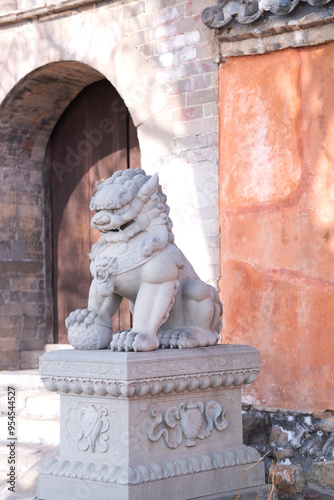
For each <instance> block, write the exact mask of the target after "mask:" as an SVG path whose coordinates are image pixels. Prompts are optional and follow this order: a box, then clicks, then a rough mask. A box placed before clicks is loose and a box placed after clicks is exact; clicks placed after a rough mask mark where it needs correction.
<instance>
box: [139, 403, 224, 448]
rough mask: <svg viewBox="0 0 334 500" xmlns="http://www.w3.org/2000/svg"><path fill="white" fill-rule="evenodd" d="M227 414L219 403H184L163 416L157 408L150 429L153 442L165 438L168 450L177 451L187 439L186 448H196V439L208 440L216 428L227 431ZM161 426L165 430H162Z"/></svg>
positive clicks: (149, 434)
mask: <svg viewBox="0 0 334 500" xmlns="http://www.w3.org/2000/svg"><path fill="white" fill-rule="evenodd" d="M225 413H226V412H225V411H223V410H222V408H221V406H220V404H219V403H218V402H217V401H209V402H208V403H205V404H204V403H201V402H198V401H197V402H193V401H190V402H187V403H185V402H182V403H180V404H179V405H178V406H170V407H169V408H167V410H165V412H164V413H163V414H162V413H161V412H158V411H157V410H156V409H155V408H153V409H152V410H151V416H152V417H153V418H154V422H152V423H151V425H150V426H149V429H148V436H149V438H150V439H151V441H158V440H159V439H160V438H161V437H163V439H164V441H165V443H166V445H167V446H168V447H169V448H176V447H177V446H179V445H180V444H181V442H182V437H183V436H185V438H186V441H185V445H186V446H195V445H196V439H205V438H207V437H208V436H210V434H211V432H212V430H213V428H214V427H215V428H216V429H217V430H218V431H223V430H224V429H226V427H227V420H226V419H225ZM160 424H162V425H163V427H162V428H161V427H160V428H159V429H158V427H159V426H160Z"/></svg>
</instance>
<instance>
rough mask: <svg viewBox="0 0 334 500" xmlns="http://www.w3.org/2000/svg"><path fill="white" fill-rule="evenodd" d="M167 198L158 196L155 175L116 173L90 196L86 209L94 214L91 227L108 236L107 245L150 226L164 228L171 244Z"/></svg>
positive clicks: (158, 187) (160, 192) (126, 238)
mask: <svg viewBox="0 0 334 500" xmlns="http://www.w3.org/2000/svg"><path fill="white" fill-rule="evenodd" d="M166 200H167V197H166V196H165V195H164V194H163V193H162V190H161V186H160V185H159V178H158V174H154V175H152V176H150V175H146V173H145V172H144V170H142V169H141V168H136V169H135V170H131V169H129V170H120V171H117V172H115V173H114V174H113V175H112V176H111V177H110V178H109V179H107V180H106V181H105V182H103V183H102V184H101V185H100V187H99V189H98V190H97V191H96V193H95V194H94V195H93V197H92V200H91V203H90V209H91V210H92V211H94V212H96V214H95V215H94V217H93V218H92V221H91V225H92V227H93V228H95V229H98V230H99V231H100V232H101V233H108V240H109V241H110V242H118V241H124V242H127V241H128V240H129V239H130V238H132V237H133V236H134V235H135V234H138V233H139V232H141V231H143V230H146V229H147V228H149V226H151V223H152V221H154V226H165V227H166V229H167V231H168V233H169V234H168V240H169V242H172V241H173V234H172V232H171V229H172V222H171V220H170V219H169V217H168V214H169V207H168V205H166Z"/></svg>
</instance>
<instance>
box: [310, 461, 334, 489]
mask: <svg viewBox="0 0 334 500" xmlns="http://www.w3.org/2000/svg"><path fill="white" fill-rule="evenodd" d="M307 479H308V481H310V482H311V483H315V484H318V485H319V486H322V487H326V488H332V489H334V461H333V462H315V463H314V464H312V465H311V467H310V469H309V471H308V473H307Z"/></svg>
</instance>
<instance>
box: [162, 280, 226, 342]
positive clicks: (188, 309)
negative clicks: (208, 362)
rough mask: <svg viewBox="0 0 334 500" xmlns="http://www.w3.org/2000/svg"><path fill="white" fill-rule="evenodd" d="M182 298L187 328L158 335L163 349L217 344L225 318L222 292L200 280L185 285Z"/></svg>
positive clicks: (173, 329)
mask: <svg viewBox="0 0 334 500" xmlns="http://www.w3.org/2000/svg"><path fill="white" fill-rule="evenodd" d="M213 292H215V294H213ZM182 299H183V301H182V302H183V303H182V307H183V318H184V319H183V325H178V326H177V327H172V328H170V329H165V330H164V331H160V332H158V339H159V343H160V346H161V347H162V348H163V349H164V348H168V347H169V348H171V349H174V348H177V347H178V348H179V349H185V348H192V347H206V346H210V345H215V344H216V343H217V340H218V338H219V333H218V331H217V329H218V327H219V323H220V315H221V309H220V306H219V304H220V303H219V298H218V293H217V292H216V291H215V290H214V288H212V287H211V286H210V285H207V284H206V283H204V282H203V281H201V280H200V279H193V280H188V281H186V282H185V283H184V284H183V287H182Z"/></svg>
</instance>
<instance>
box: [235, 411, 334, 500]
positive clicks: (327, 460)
mask: <svg viewBox="0 0 334 500" xmlns="http://www.w3.org/2000/svg"><path fill="white" fill-rule="evenodd" d="M243 432H244V443H245V444H247V445H249V446H253V447H254V448H256V449H257V450H258V451H259V452H260V453H261V454H265V453H268V458H267V460H266V475H267V481H268V482H271V481H273V482H275V484H276V490H277V493H278V498H281V499H285V500H286V499H290V498H293V499H295V498H302V499H304V498H306V499H309V500H311V499H317V500H329V499H334V412H331V411H324V412H313V413H306V412H303V413H301V412H297V411H288V410H278V409H268V408H258V407H252V406H249V405H244V406H243Z"/></svg>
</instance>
